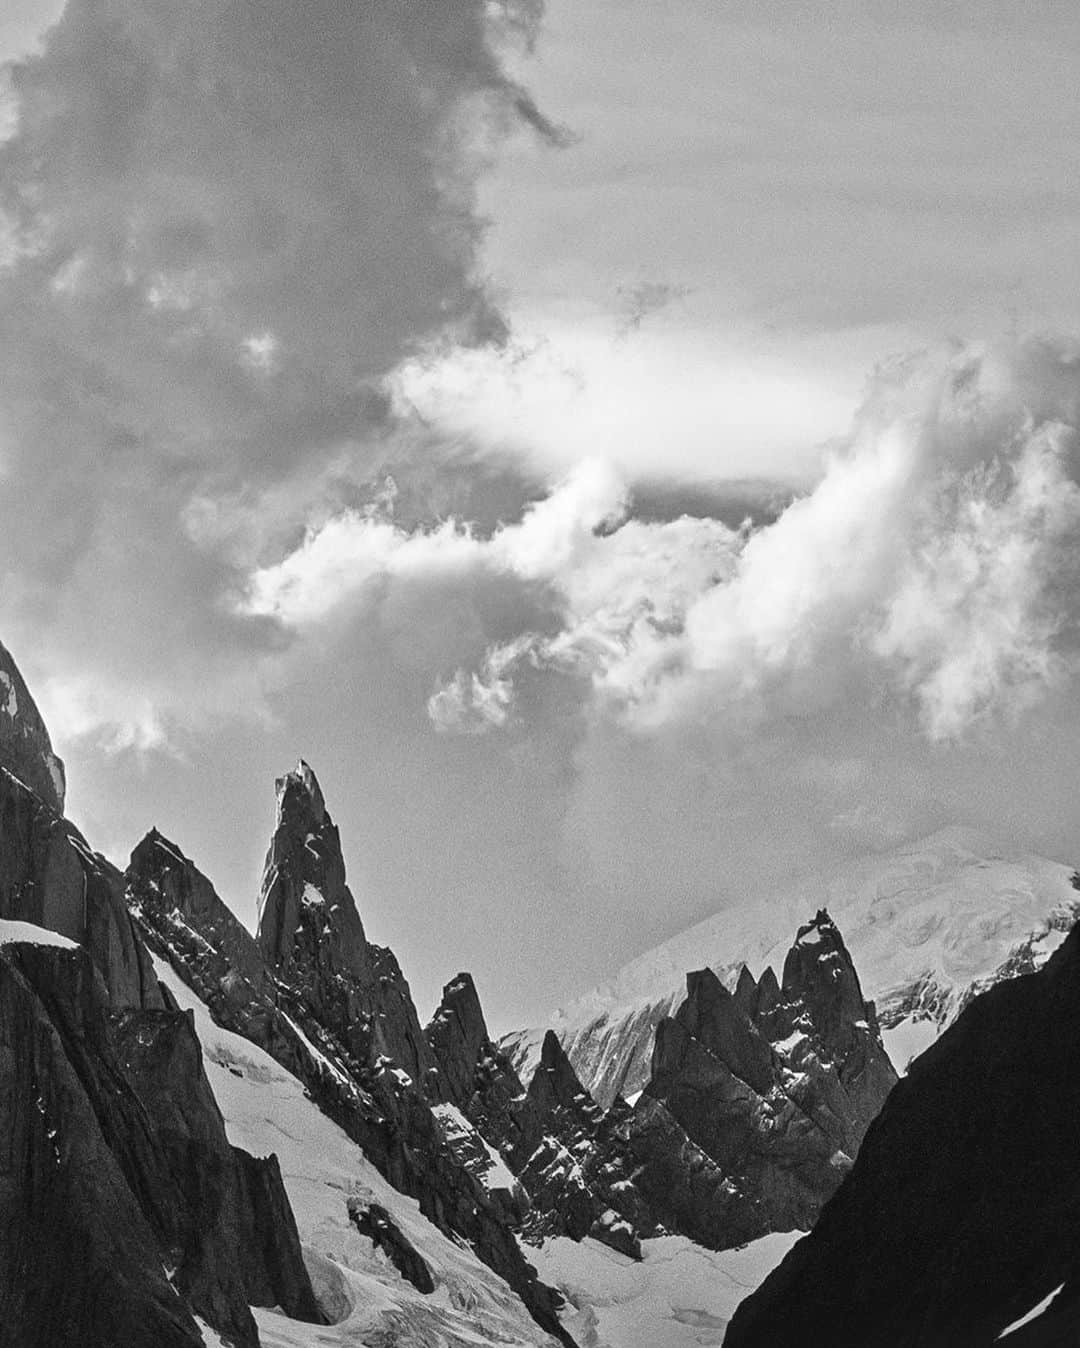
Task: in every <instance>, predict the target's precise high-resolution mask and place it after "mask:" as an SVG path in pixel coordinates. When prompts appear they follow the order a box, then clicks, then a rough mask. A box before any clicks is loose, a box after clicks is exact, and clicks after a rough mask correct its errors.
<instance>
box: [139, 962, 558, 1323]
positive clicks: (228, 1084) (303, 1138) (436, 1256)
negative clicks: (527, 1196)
mask: <svg viewBox="0 0 1080 1348" xmlns="http://www.w3.org/2000/svg"><path fill="white" fill-rule="evenodd" d="M154 968H155V970H156V972H157V976H158V978H159V979H160V980H161V981H162V982H163V983H164V984H166V986H167V987H168V989H169V991H170V992H171V993H172V994H173V996H174V997H175V998H176V1000H177V1002H178V1003H179V1005H180V1007H181V1008H182V1009H183V1010H185V1011H187V1010H190V1011H193V1012H194V1014H195V1029H196V1032H197V1033H198V1036H199V1039H200V1041H201V1043H202V1046H203V1055H204V1060H205V1064H206V1074H207V1076H208V1078H209V1080H210V1085H211V1087H212V1088H213V1091H214V1095H215V1097H216V1099H217V1102H218V1107H219V1108H220V1110H221V1113H222V1116H223V1117H224V1119H225V1127H226V1131H227V1133H228V1136H229V1141H230V1142H232V1143H233V1144H234V1145H235V1146H238V1147H243V1148H245V1149H246V1150H247V1151H249V1152H252V1153H253V1154H254V1155H256V1156H267V1155H269V1154H270V1153H271V1152H275V1153H276V1154H277V1157H278V1161H279V1162H280V1165H281V1173H282V1177H283V1179H284V1181H285V1187H286V1190H287V1191H288V1195H289V1201H290V1202H291V1204H292V1208H293V1212H294V1213H295V1215H296V1224H297V1227H298V1228H299V1231H300V1239H301V1241H302V1243H303V1246H304V1257H305V1261H306V1262H307V1264H308V1268H309V1271H310V1272H311V1274H312V1281H313V1282H314V1283H315V1286H316V1291H317V1292H319V1294H320V1299H322V1300H323V1301H324V1304H325V1303H326V1301H330V1302H332V1303H336V1304H337V1307H338V1312H339V1314H341V1315H342V1317H343V1318H342V1320H341V1321H340V1323H338V1324H336V1325H329V1326H326V1325H308V1324H303V1323H301V1322H300V1321H296V1320H290V1319H288V1318H287V1317H285V1316H283V1315H281V1314H278V1313H276V1312H274V1311H272V1310H263V1309H260V1308H254V1309H253V1314H254V1315H255V1319H256V1321H257V1322H258V1325H259V1335H260V1337H261V1339H262V1342H263V1344H264V1345H265V1348H338V1345H351V1348H360V1345H364V1346H365V1348H383V1346H384V1345H385V1346H386V1348H389V1345H391V1344H400V1345H405V1344H408V1345H410V1348H412V1346H413V1345H415V1348H429V1346H430V1348H475V1345H487V1346H488V1348H490V1345H491V1344H493V1343H495V1344H499V1345H502V1346H503V1348H539V1345H544V1348H547V1345H550V1344H553V1343H554V1340H552V1339H550V1338H549V1337H548V1336H547V1335H546V1334H545V1333H544V1331H543V1330H541V1329H540V1328H539V1326H538V1325H536V1324H535V1323H534V1321H533V1320H532V1318H531V1317H530V1315H529V1314H528V1312H527V1311H526V1310H525V1308H524V1306H522V1304H521V1302H520V1301H519V1300H518V1298H517V1297H516V1296H515V1295H514V1293H513V1292H511V1290H510V1289H509V1287H507V1286H506V1284H505V1283H504V1282H503V1281H502V1279H501V1278H499V1277H497V1276H496V1275H495V1274H494V1273H492V1272H491V1270H490V1269H489V1268H487V1267H486V1266H485V1265H484V1264H482V1263H481V1262H480V1261H479V1260H478V1259H477V1258H476V1257H475V1256H474V1255H473V1254H472V1252H471V1251H470V1250H467V1249H465V1248H463V1247H462V1246H460V1245H458V1244H456V1243H455V1242H454V1241H451V1240H449V1239H448V1238H447V1237H446V1236H444V1235H443V1234H442V1232H441V1231H439V1230H438V1229H437V1228H436V1227H434V1226H432V1224H431V1223H430V1222H429V1221H428V1220H427V1218H426V1217H424V1216H422V1215H421V1213H420V1210H419V1206H418V1204H417V1203H416V1201H415V1200H414V1199H411V1198H407V1197H405V1195H404V1194H400V1193H398V1191H397V1190H396V1189H394V1188H392V1187H391V1186H390V1185H389V1184H388V1183H387V1182H386V1180H384V1179H383V1177H382V1176H381V1175H380V1174H379V1172H378V1171H377V1170H376V1169H375V1167H374V1166H373V1165H371V1163H370V1162H369V1161H368V1160H367V1159H366V1158H365V1156H364V1154H363V1152H362V1151H361V1149H360V1148H359V1147H358V1146H357V1145H356V1144H355V1143H354V1142H352V1141H350V1139H349V1138H348V1137H347V1136H346V1135H345V1134H344V1133H343V1132H342V1131H341V1129H340V1128H338V1127H337V1125H336V1124H334V1123H332V1122H331V1121H330V1120H329V1119H328V1118H326V1117H325V1115H323V1114H322V1113H320V1111H319V1110H318V1109H317V1108H316V1106H315V1105H314V1104H313V1103H312V1102H311V1101H310V1100H309V1099H308V1098H307V1097H306V1096H305V1094H304V1088H303V1085H302V1084H301V1083H300V1082H299V1081H298V1080H297V1079H296V1077H294V1076H292V1075H291V1074H290V1073H289V1072H286V1071H285V1069H284V1068H283V1067H281V1066H280V1065H279V1064H278V1063H277V1062H275V1061H274V1059H273V1058H271V1057H270V1056H269V1055H268V1054H266V1053H264V1052H263V1051H262V1049H260V1048H258V1047H256V1045H254V1044H252V1043H250V1042H249V1041H248V1040H246V1039H244V1038H242V1037H241V1036H240V1035H236V1034H232V1033H230V1032H229V1031H228V1030H223V1029H220V1028H219V1027H218V1026H216V1025H215V1024H214V1022H213V1020H212V1019H211V1018H210V1013H209V1012H208V1010H207V1009H206V1007H205V1005H204V1004H203V1003H202V1002H201V1001H200V1000H199V998H198V997H196V996H195V994H194V993H193V992H192V991H191V989H190V988H188V987H187V986H186V985H185V984H184V983H183V982H182V981H181V980H180V979H179V978H178V977H177V976H176V974H175V973H174V972H173V971H172V969H171V968H170V967H169V965H168V964H167V963H165V962H164V961H162V960H159V959H156V958H155V960H154ZM352 1195H356V1196H358V1197H360V1198H361V1199H362V1200H366V1201H370V1202H374V1203H379V1204H381V1205H382V1206H383V1207H384V1208H386V1210H387V1211H388V1212H389V1213H390V1215H391V1217H392V1218H393V1220H394V1221H395V1222H396V1223H397V1224H398V1226H399V1227H400V1229H401V1230H402V1232H403V1233H404V1234H405V1235H406V1236H407V1237H408V1239H409V1240H410V1241H411V1242H412V1244H413V1245H414V1246H415V1248H416V1249H417V1251H418V1252H419V1253H420V1254H421V1255H422V1256H423V1258H424V1259H425V1260H426V1261H427V1264H428V1266H429V1268H430V1269H431V1272H432V1274H433V1276H434V1278H435V1281H436V1283H437V1286H436V1290H435V1291H434V1292H433V1293H431V1294H430V1295H427V1296H425V1295H423V1294H422V1293H420V1292H418V1291H417V1290H416V1288H415V1287H413V1285H412V1284H411V1283H409V1282H407V1281H406V1280H405V1279H404V1278H403V1277H402V1276H401V1274H400V1273H398V1271H397V1269H396V1268H395V1267H394V1266H393V1265H392V1264H391V1263H390V1261H389V1260H388V1259H387V1258H386V1256H385V1255H384V1254H383V1253H382V1252H381V1251H380V1250H378V1249H376V1248H375V1246H374V1244H373V1243H372V1241H371V1240H370V1239H368V1238H367V1237H366V1236H362V1235H360V1233H359V1232H358V1231H357V1230H356V1228H355V1227H354V1226H353V1225H352V1223H351V1222H350V1220H349V1214H348V1211H347V1208H346V1203H347V1200H348V1198H349V1197H350V1196H352ZM212 1342H213V1340H212V1339H208V1343H212Z"/></svg>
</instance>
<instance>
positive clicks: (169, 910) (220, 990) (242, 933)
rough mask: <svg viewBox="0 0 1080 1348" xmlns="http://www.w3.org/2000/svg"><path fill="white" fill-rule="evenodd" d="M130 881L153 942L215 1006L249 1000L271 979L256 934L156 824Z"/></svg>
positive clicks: (135, 855) (136, 910)
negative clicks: (228, 1000)
mask: <svg viewBox="0 0 1080 1348" xmlns="http://www.w3.org/2000/svg"><path fill="white" fill-rule="evenodd" d="M124 881H125V897H126V899H127V904H128V908H129V910H130V911H131V912H132V913H133V914H134V916H135V918H136V919H137V921H138V922H139V925H140V928H141V930H142V932H143V934H144V936H145V937H146V939H147V941H148V942H149V943H150V945H151V947H152V948H153V949H154V950H155V951H156V953H157V954H159V955H162V956H163V957H165V958H169V959H173V960H179V961H182V964H181V967H182V969H183V970H184V973H185V975H186V976H187V978H188V981H189V982H190V983H191V985H192V986H193V987H194V988H195V990H196V992H198V994H199V996H200V997H202V999H203V1000H204V1001H205V1002H206V1003H207V1004H208V1005H209V1006H211V1007H216V1005H217V999H218V997H220V996H222V995H225V996H228V997H230V998H231V1000H232V1001H234V1002H236V1003H238V1004H240V1003H243V1002H245V1001H246V1000H248V998H249V997H250V996H251V995H252V994H253V993H256V992H258V991H259V990H260V989H261V988H262V987H263V985H264V983H265V982H267V981H268V980H267V978H266V966H265V964H264V963H263V958H262V954H261V952H260V950H259V946H258V943H257V942H256V940H255V938H254V937H253V936H252V935H251V933H250V932H249V931H248V929H247V928H246V927H245V926H244V925H243V924H242V923H241V922H240V921H239V920H238V919H237V918H236V917H235V916H234V914H233V913H232V912H231V911H230V909H229V908H228V907H226V905H225V904H224V903H223V902H222V900H221V899H220V898H219V897H218V894H217V891H216V890H215V889H214V886H213V885H212V884H211V883H210V881H209V880H208V879H207V878H206V876H205V875H203V873H202V871H200V870H199V868H198V867H197V866H196V865H195V863H194V862H193V861H191V860H190V859H189V858H188V857H186V856H185V855H184V853H183V852H182V851H181V850H180V848H179V847H178V846H177V845H176V843H174V842H170V841H169V839H168V838H166V837H165V836H164V835H163V834H161V833H159V832H158V830H157V829H156V828H152V829H151V830H150V832H149V833H148V834H147V835H146V837H145V838H143V840H142V841H141V842H140V843H139V844H138V845H137V846H136V847H135V850H134V851H133V852H132V854H131V861H130V863H129V865H128V868H127V871H126V872H125V875H124ZM241 984H246V985H247V987H246V988H245V987H242V986H241Z"/></svg>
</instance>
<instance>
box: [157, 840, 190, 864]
mask: <svg viewBox="0 0 1080 1348" xmlns="http://www.w3.org/2000/svg"><path fill="white" fill-rule="evenodd" d="M154 846H155V847H156V848H157V850H158V851H159V852H164V853H165V855H166V856H167V857H172V859H173V861H175V862H176V864H177V865H178V866H183V865H185V864H186V863H185V861H184V858H183V857H182V856H181V855H180V853H179V852H178V851H177V850H176V848H175V847H172V846H170V844H169V843H167V842H166V841H165V839H164V838H162V837H157V838H155V839H154Z"/></svg>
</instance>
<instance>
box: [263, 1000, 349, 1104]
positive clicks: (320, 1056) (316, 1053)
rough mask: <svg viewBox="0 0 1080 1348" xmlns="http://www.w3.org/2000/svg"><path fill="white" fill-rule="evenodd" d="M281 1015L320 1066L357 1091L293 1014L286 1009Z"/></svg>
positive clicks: (345, 1085)
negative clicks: (311, 1038)
mask: <svg viewBox="0 0 1080 1348" xmlns="http://www.w3.org/2000/svg"><path fill="white" fill-rule="evenodd" d="M281 1016H282V1019H283V1020H286V1021H288V1023H289V1025H290V1026H291V1027H292V1029H293V1031H294V1033H295V1034H296V1037H297V1039H299V1040H300V1042H301V1043H302V1044H303V1046H304V1047H305V1048H306V1049H307V1051H308V1053H309V1054H310V1055H311V1056H312V1058H314V1059H315V1061H316V1062H317V1063H318V1064H319V1066H320V1067H321V1068H322V1069H323V1071H325V1072H329V1073H330V1075H331V1076H333V1077H335V1078H336V1079H337V1080H338V1081H339V1082H340V1083H341V1085H342V1086H344V1087H346V1089H347V1090H349V1091H350V1092H354V1093H355V1090H356V1087H355V1086H354V1085H353V1083H352V1082H351V1081H350V1080H349V1078H348V1077H347V1076H346V1075H345V1073H344V1072H343V1071H342V1070H341V1068H340V1067H338V1066H337V1065H336V1064H335V1063H332V1062H331V1061H330V1059H329V1058H328V1057H327V1056H326V1054H325V1053H323V1052H322V1050H321V1049H317V1048H316V1047H315V1045H314V1044H313V1043H312V1042H311V1040H310V1039H309V1038H308V1037H307V1035H306V1034H305V1033H304V1032H303V1030H302V1029H301V1028H300V1026H299V1025H297V1023H296V1021H295V1020H293V1018H292V1016H290V1015H287V1014H286V1013H285V1012H284V1011H282V1012H281Z"/></svg>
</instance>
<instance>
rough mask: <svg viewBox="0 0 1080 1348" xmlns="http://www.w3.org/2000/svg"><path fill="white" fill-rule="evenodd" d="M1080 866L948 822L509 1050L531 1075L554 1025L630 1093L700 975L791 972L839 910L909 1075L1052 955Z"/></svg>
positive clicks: (519, 1037) (699, 938) (736, 923)
mask: <svg viewBox="0 0 1080 1348" xmlns="http://www.w3.org/2000/svg"><path fill="white" fill-rule="evenodd" d="M1074 875H1075V871H1074V870H1073V868H1072V867H1070V866H1065V865H1062V864H1060V863H1058V862H1054V861H1047V860H1046V859H1045V858H1044V857H1039V856H1035V855H1032V854H1027V853H1022V852H1014V851H1010V850H1009V849H1007V848H1002V847H1000V846H998V845H997V844H996V843H995V842H994V840H993V839H991V838H989V837H987V836H986V835H985V834H983V833H980V832H978V831H977V830H975V829H969V828H962V827H959V826H956V827H951V828H946V829H942V830H940V831H939V832H937V833H934V834H931V835H930V837H928V838H924V839H922V840H921V841H918V842H914V843H910V844H907V845H905V846H902V847H898V848H896V849H895V850H893V851H891V852H886V853H882V854H880V855H875V856H870V857H865V858H860V859H859V860H857V861H854V862H850V863H848V864H847V865H845V866H843V867H841V868H839V869H838V870H836V871H835V872H833V873H832V874H831V875H828V876H808V877H806V878H804V879H801V880H800V881H799V882H798V883H797V884H793V885H792V886H790V887H789V888H787V889H785V890H784V891H782V892H779V893H771V894H765V895H762V896H761V897H759V898H757V899H755V900H754V901H753V902H748V903H746V904H733V905H732V907H731V908H730V909H725V910H724V911H723V912H720V913H717V914H716V915H715V916H713V917H711V918H707V919H706V920H705V921H704V922H700V923H698V924H697V925H696V926H694V927H690V928H689V929H687V930H686V931H684V932H681V933H679V935H677V936H675V937H673V938H672V939H671V940H669V941H665V942H664V943H663V944H662V945H659V946H657V947H656V948H655V949H653V950H650V951H648V952H647V953H646V954H644V955H642V956H640V957H639V958H638V959H635V960H633V961H631V963H629V964H627V965H625V966H624V967H623V968H622V969H621V970H620V971H619V972H618V973H617V974H615V976H614V977H613V978H611V979H610V980H609V981H608V982H606V983H603V984H601V985H600V986H599V987H598V988H595V989H594V990H593V991H592V992H590V993H588V994H586V995H585V996H584V997H583V998H581V999H580V1000H579V1001H577V1002H575V1003H574V1004H572V1005H571V1006H569V1007H566V1008H564V1009H563V1010H561V1011H557V1012H556V1013H555V1014H554V1015H553V1016H552V1017H551V1020H550V1021H549V1022H548V1024H547V1025H544V1026H540V1027H538V1028H535V1029H530V1030H525V1031H521V1032H519V1033H517V1034H513V1035H508V1036H507V1037H506V1039H505V1040H504V1041H503V1042H504V1046H505V1047H506V1048H507V1049H508V1050H509V1051H510V1052H511V1054H512V1056H513V1058H514V1063H515V1066H517V1068H518V1071H519V1072H520V1073H521V1075H522V1076H523V1078H524V1079H525V1080H528V1079H529V1076H530V1075H531V1073H532V1071H533V1070H534V1068H535V1064H536V1062H537V1061H538V1059H539V1052H540V1044H541V1042H542V1041H543V1036H544V1032H545V1030H547V1029H549V1028H550V1029H553V1030H555V1032H556V1033H557V1034H558V1035H559V1037H560V1039H561V1040H562V1042H563V1045H564V1046H565V1048H566V1050H567V1052H568V1054H569V1056H570V1059H571V1061H572V1062H573V1064H574V1066H575V1068H576V1069H577V1071H578V1074H579V1075H580V1076H581V1078H582V1080H583V1081H584V1082H585V1084H586V1085H588V1086H589V1087H590V1089H592V1090H593V1092H594V1094H596V1095H597V1097H598V1098H599V1099H600V1100H601V1101H602V1102H603V1103H605V1104H608V1103H610V1101H611V1100H612V1099H613V1097H614V1095H615V1094H616V1093H620V1094H624V1095H629V1094H632V1093H633V1092H635V1091H638V1090H640V1089H641V1087H642V1086H643V1085H644V1084H645V1082H646V1080H647V1079H648V1069H649V1061H650V1057H651V1045H652V1034H653V1031H654V1029H655V1024H656V1021H657V1020H658V1019H659V1017H660V1016H662V1015H667V1014H671V1012H672V1011H673V1010H674V1009H675V1008H676V1007H677V1006H678V1005H679V1004H680V1002H681V1001H682V999H683V997H684V996H685V991H686V983H685V979H686V974H687V972H688V971H689V970H692V969H700V968H702V967H704V966H705V965H708V966H709V967H710V968H711V969H713V970H714V972H716V973H717V974H718V975H719V976H720V977H721V978H722V979H724V980H725V981H726V982H728V984H729V986H733V985H734V980H735V978H736V977H737V976H738V971H739V969H740V967H741V965H742V964H744V963H745V964H747V965H748V966H749V968H750V972H751V973H752V974H753V975H754V976H755V978H757V977H760V975H761V973H762V971H763V970H764V969H765V968H766V967H767V966H769V965H771V966H772V967H773V969H774V970H775V971H776V973H777V975H779V974H780V972H781V970H782V968H783V963H784V957H785V955H786V954H787V951H788V949H789V948H790V946H791V943H792V941H793V939H794V936H795V932H796V930H797V928H798V927H799V926H800V925H802V924H803V923H805V922H807V921H809V920H810V919H811V918H812V917H813V915H814V913H815V912H816V911H817V910H818V909H819V908H827V909H828V911H829V914H830V916H831V917H832V919H833V921H834V922H835V923H836V925H837V926H838V927H839V929H840V932H841V935H842V936H843V938H844V941H845V943H846V945H847V948H848V950H849V951H850V952H851V956H852V959H853V960H854V962H855V968H856V970H857V972H858V975H859V979H860V982H861V984H862V989H863V994H864V995H865V996H866V997H867V998H869V999H871V1000H873V1001H874V1002H876V1004H877V1009H878V1014H879V1018H880V1020H881V1023H882V1027H883V1029H884V1031H885V1036H884V1037H885V1045H886V1048H887V1049H888V1050H889V1053H890V1055H891V1056H892V1058H893V1062H894V1064H895V1066H896V1068H897V1070H898V1071H903V1070H904V1069H905V1067H906V1066H907V1064H908V1062H909V1061H910V1059H911V1058H912V1057H913V1056H915V1055H916V1054H917V1053H920V1052H921V1051H922V1050H923V1049H925V1048H926V1047H928V1045H929V1044H930V1043H932V1042H933V1040H934V1039H935V1038H936V1037H937V1035H938V1034H939V1033H940V1032H941V1030H942V1029H944V1027H945V1026H946V1025H947V1024H949V1022H950V1021H951V1020H952V1019H953V1018H954V1017H955V1016H956V1014H957V1013H958V1011H959V1010H960V1009H961V1007H962V1004H963V1002H964V999H965V997H966V996H967V995H968V994H969V993H970V992H973V991H978V990H979V989H980V988H982V987H984V986H986V985H987V984H988V983H991V982H993V981H995V980H996V979H997V978H999V977H1002V976H1005V975H1007V974H1009V973H1015V972H1021V971H1023V968H1025V967H1037V966H1038V965H1040V964H1042V963H1043V962H1045V960H1046V959H1047V958H1049V956H1050V954H1051V953H1052V952H1053V951H1054V950H1055V949H1056V948H1057V946H1058V945H1060V943H1061V942H1062V941H1063V940H1064V938H1065V933H1066V932H1067V931H1068V929H1069V928H1070V927H1071V926H1072V924H1073V922H1074V921H1075V920H1076V918H1077V917H1078V916H1080V893H1078V892H1077V890H1076V889H1075V888H1074V886H1073V883H1072V881H1073V877H1074Z"/></svg>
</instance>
